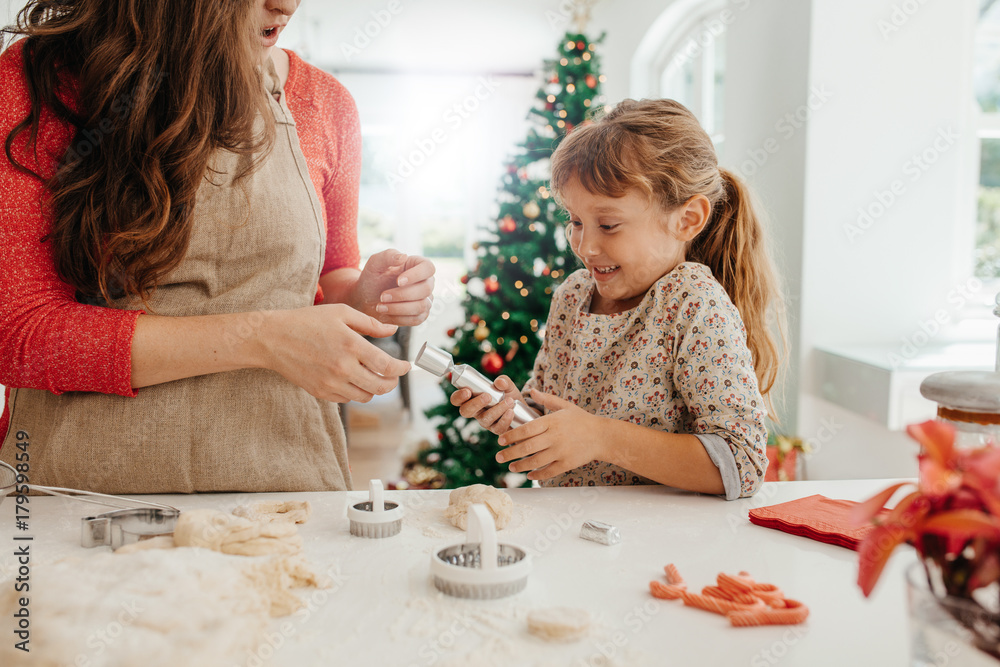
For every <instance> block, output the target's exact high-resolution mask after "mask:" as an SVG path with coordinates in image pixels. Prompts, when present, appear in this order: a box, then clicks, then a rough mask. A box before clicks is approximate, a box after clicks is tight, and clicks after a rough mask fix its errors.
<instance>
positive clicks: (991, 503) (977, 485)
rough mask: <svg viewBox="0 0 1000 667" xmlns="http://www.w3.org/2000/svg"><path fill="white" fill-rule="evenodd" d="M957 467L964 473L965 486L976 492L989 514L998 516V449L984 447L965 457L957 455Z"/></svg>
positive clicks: (999, 454) (999, 491)
mask: <svg viewBox="0 0 1000 667" xmlns="http://www.w3.org/2000/svg"><path fill="white" fill-rule="evenodd" d="M959 466H960V467H961V469H962V470H964V471H966V472H965V475H964V481H965V484H966V485H967V486H968V487H969V488H971V489H974V490H975V491H977V492H978V494H977V495H978V496H979V499H980V500H981V501H982V502H983V504H984V505H986V507H987V509H988V510H989V511H990V514H993V515H994V516H1000V488H998V485H997V480H1000V447H985V448H983V449H978V450H976V451H974V452H971V453H969V454H967V455H963V454H959Z"/></svg>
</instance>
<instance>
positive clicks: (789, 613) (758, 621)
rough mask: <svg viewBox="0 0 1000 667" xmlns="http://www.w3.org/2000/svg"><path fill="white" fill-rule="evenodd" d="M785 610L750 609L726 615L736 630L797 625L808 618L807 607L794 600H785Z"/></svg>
mask: <svg viewBox="0 0 1000 667" xmlns="http://www.w3.org/2000/svg"><path fill="white" fill-rule="evenodd" d="M785 604H786V607H785V609H766V608H765V609H751V610H745V611H733V612H730V613H728V614H726V618H728V619H729V622H730V623H731V624H732V625H733V626H734V627H737V628H747V627H753V626H757V625H798V624H799V623H804V622H805V620H806V619H807V618H809V607H807V606H805V605H804V604H802V603H801V602H798V601H796V600H785Z"/></svg>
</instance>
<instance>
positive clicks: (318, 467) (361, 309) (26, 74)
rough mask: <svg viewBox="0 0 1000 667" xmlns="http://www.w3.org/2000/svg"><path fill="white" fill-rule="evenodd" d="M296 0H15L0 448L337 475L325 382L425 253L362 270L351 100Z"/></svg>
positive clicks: (129, 477) (169, 486) (353, 391)
mask: <svg viewBox="0 0 1000 667" xmlns="http://www.w3.org/2000/svg"><path fill="white" fill-rule="evenodd" d="M299 1H300V0H171V1H170V2H146V1H145V0H31V1H30V2H29V3H28V4H27V6H26V7H25V8H24V9H23V10H22V11H21V12H20V14H19V17H18V25H17V26H15V27H12V28H8V29H7V30H6V32H7V33H9V34H14V35H20V36H23V39H18V40H17V41H14V42H13V43H12V44H10V45H9V46H8V48H7V49H6V50H5V51H3V52H2V54H0V80H2V81H4V83H5V88H6V94H5V95H4V98H3V100H2V101H0V137H2V138H3V140H4V157H3V158H0V257H2V259H3V262H4V269H3V274H2V275H0V382H2V384H4V385H6V386H7V387H8V388H9V389H8V394H9V395H8V398H7V402H6V406H5V410H4V414H3V417H2V421H0V433H4V434H6V437H5V439H4V444H3V447H2V449H0V459H3V460H5V461H8V462H14V461H15V460H16V459H17V455H18V453H26V455H25V456H22V457H21V458H20V459H17V460H19V461H21V462H25V461H30V466H25V467H23V468H22V469H30V472H29V477H30V480H31V481H32V482H35V483H41V484H52V485H58V486H77V487H81V488H86V489H90V490H94V491H104V492H112V493H152V492H192V491H240V490H243V491H277V490H295V491H305V490H336V489H350V488H351V478H350V469H349V467H348V464H347V458H346V448H345V443H344V433H343V428H342V426H341V424H340V420H339V416H338V411H337V406H336V405H334V403H335V402H346V401H351V400H357V401H367V400H370V399H371V398H372V396H373V395H375V394H384V393H386V392H388V391H390V390H391V389H392V388H393V387H394V386H395V385H396V382H397V378H398V377H399V376H400V375H401V374H403V373H405V372H407V371H408V370H409V365H408V364H407V363H406V362H405V361H399V360H396V359H393V358H391V357H390V356H389V355H387V354H385V353H384V352H382V351H380V350H379V349H378V348H376V347H375V346H373V345H372V344H371V343H369V342H367V341H366V340H365V339H364V336H365V335H368V336H376V337H378V336H387V335H390V334H391V333H392V332H393V331H394V330H395V327H396V326H397V325H413V324H417V323H419V322H421V321H423V320H424V319H425V318H426V316H427V314H428V312H429V307H430V297H431V290H432V288H433V273H434V267H433V265H432V264H431V263H430V262H428V261H427V260H425V259H423V258H420V257H406V256H405V255H402V254H401V253H398V252H396V251H386V252H383V253H379V254H377V255H375V256H373V257H372V258H371V259H370V260H369V261H368V263H367V264H366V265H365V267H364V269H363V270H360V271H359V270H358V269H357V268H356V267H357V266H358V263H359V255H358V249H357V238H356V217H357V196H358V180H359V170H360V131H359V124H358V120H357V111H356V108H355V107H354V104H353V101H352V100H351V98H350V95H349V94H348V93H347V91H346V90H344V89H343V87H342V86H340V84H339V83H338V82H337V81H336V80H335V79H333V77H331V76H329V75H327V74H325V73H323V72H321V71H319V70H317V69H316V68H313V67H311V66H308V65H306V64H305V63H304V62H302V61H301V60H300V59H298V57H297V56H295V55H294V54H292V53H290V52H285V51H282V50H281V49H275V48H274V45H275V42H276V40H277V37H278V35H279V34H280V32H281V30H282V29H283V28H284V26H285V25H286V24H287V22H288V19H289V18H290V17H291V15H292V14H293V13H294V11H295V9H296V8H297V7H298V4H299Z"/></svg>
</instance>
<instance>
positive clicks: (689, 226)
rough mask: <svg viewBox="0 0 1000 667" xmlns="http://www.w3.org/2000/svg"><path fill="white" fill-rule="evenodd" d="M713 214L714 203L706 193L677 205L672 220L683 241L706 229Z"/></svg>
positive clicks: (689, 239)
mask: <svg viewBox="0 0 1000 667" xmlns="http://www.w3.org/2000/svg"><path fill="white" fill-rule="evenodd" d="M711 215H712V203H711V202H710V201H708V197H705V196H704V195H695V196H694V197H691V199H688V200H687V201H686V202H684V203H683V204H681V205H680V206H678V207H677V209H676V210H675V211H674V213H673V216H672V217H673V220H671V222H672V223H673V226H674V233H675V234H677V236H678V238H680V240H681V241H691V240H693V239H694V237H696V236H698V234H700V233H701V230H703V229H705V225H707V224H708V221H709V218H710V217H711Z"/></svg>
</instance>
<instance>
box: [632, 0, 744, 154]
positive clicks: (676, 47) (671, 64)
mask: <svg viewBox="0 0 1000 667" xmlns="http://www.w3.org/2000/svg"><path fill="white" fill-rule="evenodd" d="M736 11H738V10H737V9H734V8H731V7H729V6H728V5H727V3H726V2H724V1H716V0H713V1H709V2H705V1H703V0H677V1H676V2H675V3H674V4H673V5H671V6H670V7H669V8H668V9H667V10H666V11H664V12H663V14H661V15H660V17H659V18H658V19H657V20H656V22H655V23H654V24H653V26H652V27H651V28H650V30H649V32H647V33H646V36H645V37H644V38H643V40H642V42H641V43H640V45H639V48H638V50H637V51H636V55H635V58H634V59H633V63H632V79H633V85H634V88H633V91H632V96H633V97H636V98H641V97H666V98H670V99H674V100H677V101H678V102H680V103H681V104H683V105H684V106H686V107H687V108H689V109H690V110H691V112H692V113H694V115H695V116H696V117H697V118H698V120H699V121H700V122H701V125H702V127H704V128H705V131H707V132H708V134H709V136H711V137H712V141H713V142H715V147H716V150H721V148H722V144H723V142H724V140H725V134H724V133H723V121H724V118H723V110H724V108H725V104H724V102H725V99H724V97H723V90H724V84H725V66H726V28H727V26H729V25H730V24H731V23H732V22H733V20H734V19H735V12H736Z"/></svg>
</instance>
